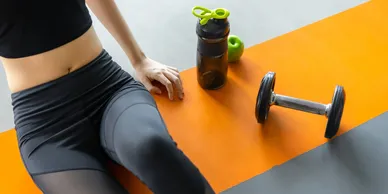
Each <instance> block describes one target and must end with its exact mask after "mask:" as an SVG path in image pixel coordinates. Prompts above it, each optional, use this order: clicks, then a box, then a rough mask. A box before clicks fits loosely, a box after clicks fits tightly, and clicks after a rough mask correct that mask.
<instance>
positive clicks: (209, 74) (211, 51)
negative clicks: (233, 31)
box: [196, 18, 230, 90]
mask: <svg viewBox="0 0 388 194" xmlns="http://www.w3.org/2000/svg"><path fill="white" fill-rule="evenodd" d="M229 31H230V25H229V21H228V19H227V18H226V19H214V18H213V19H210V20H209V21H208V22H207V23H206V24H205V25H201V24H200V23H199V21H198V23H197V27H196V33H197V36H198V40H197V41H198V42H197V59H196V60H197V80H198V83H199V85H200V86H201V87H202V88H204V89H208V90H215V89H219V88H221V87H222V86H224V85H225V83H226V81H227V73H228V35H229Z"/></svg>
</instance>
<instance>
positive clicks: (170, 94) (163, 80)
mask: <svg viewBox="0 0 388 194" xmlns="http://www.w3.org/2000/svg"><path fill="white" fill-rule="evenodd" d="M155 79H156V80H157V81H159V82H160V83H161V84H163V85H164V86H166V88H167V92H168V98H169V99H170V100H173V99H174V88H173V86H172V83H171V81H170V80H169V79H168V78H167V77H166V76H165V75H164V73H158V75H157V76H156V77H155Z"/></svg>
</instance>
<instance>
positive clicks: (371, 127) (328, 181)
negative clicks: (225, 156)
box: [222, 112, 388, 194]
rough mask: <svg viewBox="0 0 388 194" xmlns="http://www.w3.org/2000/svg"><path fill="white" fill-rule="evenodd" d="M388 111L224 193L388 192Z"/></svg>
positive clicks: (318, 193) (358, 193)
mask: <svg viewBox="0 0 388 194" xmlns="http://www.w3.org/2000/svg"><path fill="white" fill-rule="evenodd" d="M387 119H388V112H386V113H384V114H382V115H380V116H378V117H376V118H374V119H372V120H370V121H368V122H366V123H365V124H363V125H361V126H359V127H356V128H354V129H352V130H351V131H349V132H347V133H345V134H343V135H341V136H339V137H338V138H335V139H334V140H333V141H331V142H329V143H326V144H324V145H322V146H319V147H318V148H315V149H313V150H312V151H309V152H307V153H305V154H303V155H300V156H298V157H296V158H294V159H292V160H290V161H288V162H286V163H285V164H282V165H280V166H277V167H274V168H272V169H271V170H269V171H267V172H265V173H263V174H261V175H258V176H256V177H254V178H252V179H250V180H248V181H246V182H244V183H241V184H239V185H237V186H235V187H232V188H231V189H229V190H227V191H225V192H223V193H222V194H256V193H261V194H279V193H287V194H311V193H314V194H326V193H330V194H366V193H371V194H372V193H373V194H383V193H388V184H387V181H388V168H387V167H386V166H387V164H388V150H387V147H388V141H387V138H386V137H387V136H385V135H388V130H387Z"/></svg>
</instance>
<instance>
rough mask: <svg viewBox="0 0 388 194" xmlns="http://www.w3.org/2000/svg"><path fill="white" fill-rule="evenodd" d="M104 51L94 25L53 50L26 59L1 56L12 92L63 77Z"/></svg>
mask: <svg viewBox="0 0 388 194" xmlns="http://www.w3.org/2000/svg"><path fill="white" fill-rule="evenodd" d="M101 51H102V46H101V43H100V41H99V39H98V37H97V35H96V33H95V31H94V29H93V28H90V29H89V30H88V31H87V32H86V33H85V34H83V35H82V36H81V37H79V38H77V39H75V40H73V41H71V42H69V43H67V44H65V45H63V46H60V47H58V48H55V49H53V50H50V51H47V52H44V53H40V54H37V55H33V56H28V57H23V58H16V59H14V58H12V59H8V58H2V57H0V60H1V61H2V63H3V67H4V70H5V74H6V76H7V82H8V86H9V89H10V90H11V92H12V93H15V92H18V91H22V90H24V89H28V88H31V87H34V86H37V85H40V84H43V83H45V82H48V81H51V80H54V79H56V78H59V77H62V76H64V75H66V74H68V73H70V72H72V71H75V70H76V69H79V68H80V67H82V66H84V65H86V64H87V63H88V62H90V61H92V60H93V59H94V58H96V57H97V56H98V55H99V54H100V53H101Z"/></svg>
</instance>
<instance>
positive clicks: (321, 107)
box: [271, 92, 331, 116]
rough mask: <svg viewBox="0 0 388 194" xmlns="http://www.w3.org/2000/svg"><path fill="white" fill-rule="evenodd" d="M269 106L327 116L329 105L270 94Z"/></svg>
mask: <svg viewBox="0 0 388 194" xmlns="http://www.w3.org/2000/svg"><path fill="white" fill-rule="evenodd" d="M271 105H277V106H282V107H285V108H291V109H295V110H300V111H304V112H309V113H313V114H318V115H325V116H329V113H330V107H331V104H321V103H317V102H312V101H308V100H301V99H298V98H293V97H289V96H284V95H280V94H275V93H274V92H272V96H271Z"/></svg>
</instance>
